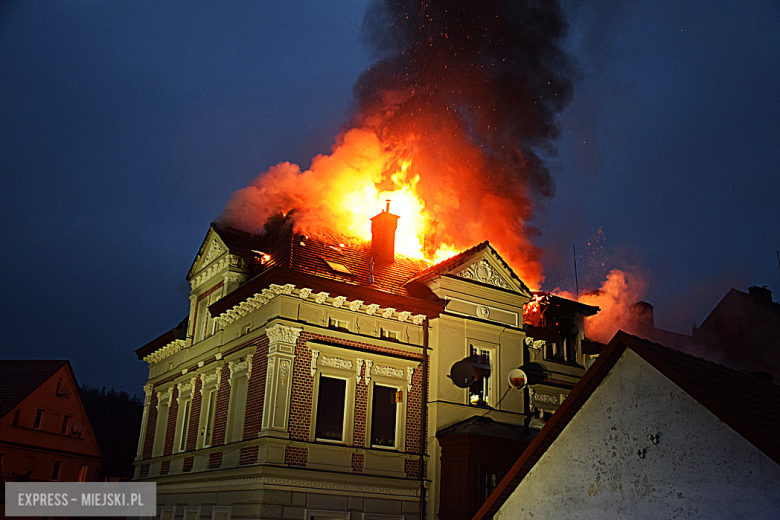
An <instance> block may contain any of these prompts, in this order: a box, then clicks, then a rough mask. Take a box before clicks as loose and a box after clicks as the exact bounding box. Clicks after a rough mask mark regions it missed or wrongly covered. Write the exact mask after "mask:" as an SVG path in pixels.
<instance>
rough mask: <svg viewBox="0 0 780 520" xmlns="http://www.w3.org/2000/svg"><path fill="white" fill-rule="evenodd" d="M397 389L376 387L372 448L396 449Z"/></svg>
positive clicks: (373, 402) (372, 415) (372, 406)
mask: <svg viewBox="0 0 780 520" xmlns="http://www.w3.org/2000/svg"><path fill="white" fill-rule="evenodd" d="M397 392H398V389H397V388H393V387H391V386H383V385H374V397H373V399H372V401H371V446H379V447H383V448H394V447H395V445H396V442H395V438H396V424H397V421H398V403H397V402H396V393H397Z"/></svg>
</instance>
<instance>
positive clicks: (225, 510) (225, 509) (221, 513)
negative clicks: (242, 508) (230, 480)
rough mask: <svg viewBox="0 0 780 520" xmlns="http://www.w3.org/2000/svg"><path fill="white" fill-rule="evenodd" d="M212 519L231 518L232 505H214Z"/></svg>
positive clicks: (223, 519) (225, 519)
mask: <svg viewBox="0 0 780 520" xmlns="http://www.w3.org/2000/svg"><path fill="white" fill-rule="evenodd" d="M211 520H230V506H214V507H212V508H211Z"/></svg>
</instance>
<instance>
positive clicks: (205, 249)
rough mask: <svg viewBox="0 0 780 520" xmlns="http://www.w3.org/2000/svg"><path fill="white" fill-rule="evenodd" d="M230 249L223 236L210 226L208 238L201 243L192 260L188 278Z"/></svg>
mask: <svg viewBox="0 0 780 520" xmlns="http://www.w3.org/2000/svg"><path fill="white" fill-rule="evenodd" d="M227 251H228V247H227V245H226V244H225V242H224V241H223V240H222V238H221V237H220V236H219V234H217V232H216V231H215V230H214V227H213V226H212V227H210V228H209V231H208V233H206V238H204V239H203V243H202V244H201V245H200V249H199V250H198V254H197V256H196V257H195V260H194V261H193V262H192V266H191V267H190V271H189V272H188V273H187V279H188V280H189V279H190V278H192V277H193V276H194V275H195V274H196V273H198V272H200V271H201V270H202V269H204V268H205V267H208V265H209V264H211V263H212V262H213V261H214V260H216V259H218V258H219V257H221V256H222V255H223V254H225V253H226V252H227Z"/></svg>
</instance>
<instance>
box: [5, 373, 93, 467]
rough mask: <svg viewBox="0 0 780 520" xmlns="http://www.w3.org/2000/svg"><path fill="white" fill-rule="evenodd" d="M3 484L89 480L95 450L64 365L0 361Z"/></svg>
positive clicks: (73, 381) (76, 389)
mask: <svg viewBox="0 0 780 520" xmlns="http://www.w3.org/2000/svg"><path fill="white" fill-rule="evenodd" d="M0 461H1V464H2V469H1V470H0V475H2V481H3V482H14V481H17V482H23V481H29V482H53V481H64V482H86V481H94V480H95V478H96V477H97V473H98V469H99V468H100V464H101V462H102V457H101V453H100V447H99V446H98V443H97V440H96V439H95V436H94V434H93V433H92V428H91V426H90V424H89V419H88V418H87V414H86V412H85V411H84V406H83V405H82V403H81V397H80V394H79V387H78V385H77V383H76V378H75V375H74V374H73V369H72V368H71V366H70V363H69V362H68V361H50V360H30V359H13V360H8V359H6V360H0Z"/></svg>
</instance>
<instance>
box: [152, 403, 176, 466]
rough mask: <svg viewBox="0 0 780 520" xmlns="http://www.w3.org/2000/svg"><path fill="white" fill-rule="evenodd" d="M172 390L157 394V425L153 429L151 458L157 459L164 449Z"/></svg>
mask: <svg viewBox="0 0 780 520" xmlns="http://www.w3.org/2000/svg"><path fill="white" fill-rule="evenodd" d="M172 390H173V388H170V389H169V391H167V392H158V393H157V423H156V424H155V428H154V442H153V443H152V457H159V456H160V455H162V454H163V449H164V448H165V433H166V430H167V429H168V411H169V410H170V405H171V397H172V395H173V394H172Z"/></svg>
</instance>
